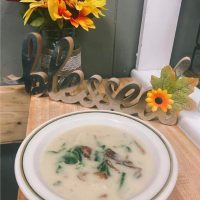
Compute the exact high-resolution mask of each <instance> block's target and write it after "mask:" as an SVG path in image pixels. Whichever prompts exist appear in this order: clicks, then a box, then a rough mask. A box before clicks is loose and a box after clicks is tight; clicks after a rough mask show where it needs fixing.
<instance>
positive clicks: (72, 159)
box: [63, 152, 78, 165]
mask: <svg viewBox="0 0 200 200" xmlns="http://www.w3.org/2000/svg"><path fill="white" fill-rule="evenodd" d="M63 160H64V163H65V164H70V165H74V164H76V163H78V158H77V157H76V155H75V154H74V153H72V152H66V154H65V155H64V156H63Z"/></svg>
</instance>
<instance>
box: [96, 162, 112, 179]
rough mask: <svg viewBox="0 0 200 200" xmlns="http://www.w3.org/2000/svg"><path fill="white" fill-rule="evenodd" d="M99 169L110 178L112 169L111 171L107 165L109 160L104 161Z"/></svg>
mask: <svg viewBox="0 0 200 200" xmlns="http://www.w3.org/2000/svg"><path fill="white" fill-rule="evenodd" d="M97 169H98V170H99V171H100V172H103V173H105V174H106V175H108V176H110V169H109V166H108V164H107V160H104V161H103V162H101V163H100V164H99V165H98V167H97Z"/></svg>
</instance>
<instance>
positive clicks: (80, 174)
mask: <svg viewBox="0 0 200 200" xmlns="http://www.w3.org/2000/svg"><path fill="white" fill-rule="evenodd" d="M87 174H88V173H87V172H80V173H79V174H78V175H77V177H78V179H79V180H81V181H86V179H85V178H86V176H87Z"/></svg>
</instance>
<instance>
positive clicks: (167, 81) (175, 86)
mask: <svg viewBox="0 0 200 200" xmlns="http://www.w3.org/2000/svg"><path fill="white" fill-rule="evenodd" d="M197 83H198V79H197V78H189V77H178V76H177V75H176V72H175V71H174V70H173V68H172V67H171V66H166V67H164V68H163V69H162V70H161V76H160V78H158V77H155V76H152V77H151V85H152V90H150V91H148V93H147V98H146V99H145V101H146V102H147V106H148V107H149V108H150V110H151V111H152V112H156V111H159V110H161V111H162V112H165V113H179V112H180V111H181V110H191V109H192V108H193V107H194V104H195V103H194V102H193V100H192V99H191V98H190V97H189V95H190V94H191V93H192V92H193V91H194V87H195V86H196V85H197Z"/></svg>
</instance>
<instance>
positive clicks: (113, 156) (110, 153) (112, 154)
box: [105, 148, 118, 160]
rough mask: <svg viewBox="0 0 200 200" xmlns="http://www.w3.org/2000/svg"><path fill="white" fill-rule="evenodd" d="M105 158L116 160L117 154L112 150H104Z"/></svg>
mask: <svg viewBox="0 0 200 200" xmlns="http://www.w3.org/2000/svg"><path fill="white" fill-rule="evenodd" d="M105 156H107V157H108V158H111V159H113V160H118V154H117V153H116V152H114V151H113V150H112V149H110V148H109V149H106V152H105Z"/></svg>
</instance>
